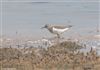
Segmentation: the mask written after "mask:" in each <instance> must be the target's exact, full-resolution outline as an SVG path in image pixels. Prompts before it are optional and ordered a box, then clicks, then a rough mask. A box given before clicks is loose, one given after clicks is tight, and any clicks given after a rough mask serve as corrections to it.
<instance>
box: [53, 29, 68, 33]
mask: <svg viewBox="0 0 100 70" xmlns="http://www.w3.org/2000/svg"><path fill="white" fill-rule="evenodd" d="M68 29H69V28H64V29H57V28H54V27H53V32H54V33H57V34H59V33H63V32H65V31H67V30H68Z"/></svg>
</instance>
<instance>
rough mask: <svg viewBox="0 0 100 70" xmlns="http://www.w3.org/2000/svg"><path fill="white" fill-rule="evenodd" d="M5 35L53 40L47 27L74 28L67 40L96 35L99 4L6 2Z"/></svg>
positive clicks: (67, 34) (4, 14) (3, 21)
mask: <svg viewBox="0 0 100 70" xmlns="http://www.w3.org/2000/svg"><path fill="white" fill-rule="evenodd" d="M2 23H3V36H7V37H33V38H37V39H39V38H41V37H52V34H50V33H49V32H48V31H47V30H45V29H44V30H41V29H40V28H41V27H42V26H44V25H45V24H57V25H69V24H70V25H73V27H72V28H71V29H70V30H69V31H68V32H66V33H64V36H65V37H71V36H77V35H83V36H84V35H91V34H96V29H97V24H99V3H98V2H80V1H78V2H75V1H72V2H10V1H9V2H3V3H2ZM89 32H90V33H89Z"/></svg>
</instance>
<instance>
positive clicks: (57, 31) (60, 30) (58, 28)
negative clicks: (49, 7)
mask: <svg viewBox="0 0 100 70" xmlns="http://www.w3.org/2000/svg"><path fill="white" fill-rule="evenodd" d="M71 27H72V25H68V26H61V25H48V24H46V25H45V26H44V27H42V28H47V29H48V30H49V31H50V32H51V33H53V34H56V35H57V37H58V38H60V34H62V33H64V32H65V31H67V30H68V29H69V28H71Z"/></svg>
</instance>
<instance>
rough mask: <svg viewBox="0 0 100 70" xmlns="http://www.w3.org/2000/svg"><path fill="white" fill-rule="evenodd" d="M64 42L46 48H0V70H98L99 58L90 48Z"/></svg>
mask: <svg viewBox="0 0 100 70" xmlns="http://www.w3.org/2000/svg"><path fill="white" fill-rule="evenodd" d="M81 48H83V46H81V45H78V44H77V43H75V42H71V41H64V42H61V43H57V44H55V45H52V46H51V47H48V48H47V49H45V48H42V47H39V48H35V47H29V48H22V49H18V48H12V47H9V48H0V67H1V69H0V70H7V69H9V70H99V69H100V56H98V55H97V53H96V51H95V50H93V49H92V48H91V50H90V51H89V52H87V53H86V54H84V53H83V52H80V51H78V50H79V49H81Z"/></svg>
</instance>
